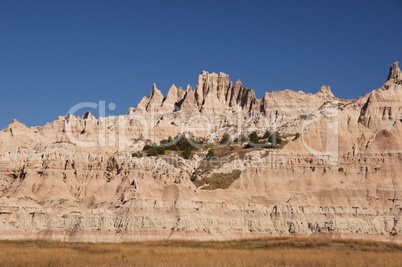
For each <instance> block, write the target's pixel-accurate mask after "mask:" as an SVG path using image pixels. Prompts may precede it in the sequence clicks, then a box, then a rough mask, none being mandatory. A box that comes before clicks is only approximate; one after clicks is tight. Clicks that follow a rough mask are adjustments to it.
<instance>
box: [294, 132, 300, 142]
mask: <svg viewBox="0 0 402 267" xmlns="http://www.w3.org/2000/svg"><path fill="white" fill-rule="evenodd" d="M299 137H300V134H299V133H296V135H295V137H294V138H293V141H295V140H296V139H297V138H299Z"/></svg>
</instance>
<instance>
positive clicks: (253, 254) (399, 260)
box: [0, 237, 402, 267]
mask: <svg viewBox="0 0 402 267" xmlns="http://www.w3.org/2000/svg"><path fill="white" fill-rule="evenodd" d="M0 266H353V267H357V266H402V246H401V245H397V244H392V243H384V242H374V241H358V240H335V239H320V238H292V237H277V238H266V239H255V240H239V241H225V242H194V241H155V242H140V243H119V244H115V243H99V244H92V243H63V242H54V241H0Z"/></svg>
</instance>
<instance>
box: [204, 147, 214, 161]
mask: <svg viewBox="0 0 402 267" xmlns="http://www.w3.org/2000/svg"><path fill="white" fill-rule="evenodd" d="M214 158H215V151H214V150H213V149H210V150H208V154H207V155H206V156H205V160H210V159H214Z"/></svg>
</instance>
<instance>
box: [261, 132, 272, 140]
mask: <svg viewBox="0 0 402 267" xmlns="http://www.w3.org/2000/svg"><path fill="white" fill-rule="evenodd" d="M270 137H271V132H270V131H265V133H264V135H263V136H262V139H269V138H270Z"/></svg>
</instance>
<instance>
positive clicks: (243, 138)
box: [234, 135, 247, 142]
mask: <svg viewBox="0 0 402 267" xmlns="http://www.w3.org/2000/svg"><path fill="white" fill-rule="evenodd" d="M239 141H240V142H245V141H247V137H245V136H244V135H240V136H239V137H238V138H236V139H235V140H234V142H239Z"/></svg>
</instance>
